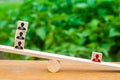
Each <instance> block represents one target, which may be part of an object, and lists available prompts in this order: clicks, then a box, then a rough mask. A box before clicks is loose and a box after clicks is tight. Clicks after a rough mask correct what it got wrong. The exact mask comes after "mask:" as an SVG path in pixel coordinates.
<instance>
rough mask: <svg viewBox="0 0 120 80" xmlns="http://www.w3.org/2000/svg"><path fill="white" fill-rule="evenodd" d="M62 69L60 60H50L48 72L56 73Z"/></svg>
mask: <svg viewBox="0 0 120 80" xmlns="http://www.w3.org/2000/svg"><path fill="white" fill-rule="evenodd" d="M60 68H61V65H60V62H59V61H58V60H49V61H48V65H47V69H48V71H50V72H52V73H55V72H58V71H59V70H60Z"/></svg>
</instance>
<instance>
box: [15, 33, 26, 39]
mask: <svg viewBox="0 0 120 80" xmlns="http://www.w3.org/2000/svg"><path fill="white" fill-rule="evenodd" d="M16 38H17V39H21V40H24V37H23V33H22V32H20V33H19V36H17V37H16Z"/></svg>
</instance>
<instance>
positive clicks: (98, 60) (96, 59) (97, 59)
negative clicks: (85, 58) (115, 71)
mask: <svg viewBox="0 0 120 80" xmlns="http://www.w3.org/2000/svg"><path fill="white" fill-rule="evenodd" d="M92 61H94V62H101V60H100V59H99V54H96V55H95V58H93V59H92Z"/></svg>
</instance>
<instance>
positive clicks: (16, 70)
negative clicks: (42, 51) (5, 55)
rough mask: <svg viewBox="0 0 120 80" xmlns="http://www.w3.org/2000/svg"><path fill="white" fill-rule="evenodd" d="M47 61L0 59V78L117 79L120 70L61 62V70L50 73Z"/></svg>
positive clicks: (119, 75)
mask: <svg viewBox="0 0 120 80" xmlns="http://www.w3.org/2000/svg"><path fill="white" fill-rule="evenodd" d="M119 64H120V63H119ZM46 65H47V61H23V60H21V61H19V60H0V80H119V79H120V71H114V70H109V69H108V70H104V68H103V67H100V66H94V65H90V66H88V65H87V64H84V65H81V64H76V63H71V62H62V63H61V67H62V68H61V71H60V72H57V73H50V72H48V71H47V68H46Z"/></svg>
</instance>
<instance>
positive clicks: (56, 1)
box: [0, 0, 120, 61]
mask: <svg viewBox="0 0 120 80" xmlns="http://www.w3.org/2000/svg"><path fill="white" fill-rule="evenodd" d="M8 8H9V7H8ZM6 10H7V9H6ZM2 12H3V13H4V14H2V13H1V15H2V16H1V15H0V17H1V19H0V23H1V24H0V33H1V35H0V39H1V40H0V44H4V45H11V46H13V44H14V35H15V30H16V23H17V21H18V20H25V21H28V22H29V28H28V32H27V36H26V42H25V48H28V49H33V50H41V51H47V52H55V53H56V54H63V55H68V56H75V57H83V58H90V57H91V52H92V51H98V52H102V53H103V54H104V56H103V60H104V61H120V59H119V58H120V27H119V26H120V23H119V22H120V1H119V0H118V1H117V0H25V1H24V2H23V3H22V4H19V7H15V9H11V10H8V11H6V13H5V11H4V10H3V11H2ZM8 32H10V33H9V35H8ZM7 55H8V57H9V58H12V59H36V58H32V57H27V56H22V57H21V56H18V55H17V56H16V55H13V54H7ZM7 55H6V56H7ZM10 55H12V56H13V57H11V56H10Z"/></svg>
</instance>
